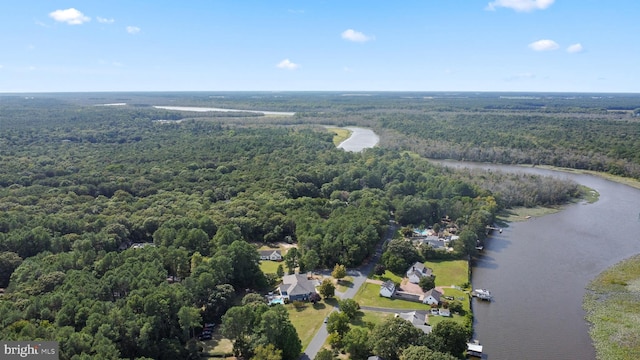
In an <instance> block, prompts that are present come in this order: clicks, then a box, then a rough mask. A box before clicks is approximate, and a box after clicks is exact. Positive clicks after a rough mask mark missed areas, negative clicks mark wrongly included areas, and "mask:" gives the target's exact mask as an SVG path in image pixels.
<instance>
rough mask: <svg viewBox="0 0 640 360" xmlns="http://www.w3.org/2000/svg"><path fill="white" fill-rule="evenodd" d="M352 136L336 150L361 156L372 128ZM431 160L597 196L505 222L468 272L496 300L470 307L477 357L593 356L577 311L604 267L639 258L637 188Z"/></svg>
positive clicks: (372, 140) (552, 359)
mask: <svg viewBox="0 0 640 360" xmlns="http://www.w3.org/2000/svg"><path fill="white" fill-rule="evenodd" d="M349 129H350V130H352V131H353V128H349ZM358 129H360V128H358ZM360 130H368V129H360ZM353 134H354V135H355V134H356V132H354V133H353ZM357 134H358V135H359V137H358V141H354V142H352V143H351V144H349V143H348V142H349V141H350V140H351V138H350V139H347V140H346V141H344V142H343V143H342V144H340V146H341V147H343V148H345V149H346V150H348V151H361V150H362V149H363V148H365V147H371V146H374V145H375V144H376V143H377V142H378V140H379V138H378V136H377V135H376V134H375V133H373V131H370V132H358V133H357ZM372 134H373V135H372ZM367 137H368V139H367ZM364 144H373V145H368V146H365V145H364ZM347 145H348V146H347ZM436 162H438V163H440V164H443V165H446V166H452V167H469V168H483V169H491V170H492V171H496V170H500V171H506V172H526V173H530V174H537V175H544V176H553V177H558V178H563V179H570V180H573V181H575V182H577V183H579V184H582V185H585V186H588V187H590V188H592V189H595V190H596V191H598V192H599V193H600V199H599V200H598V201H597V202H595V203H593V204H588V203H585V202H582V203H577V204H571V205H568V206H566V207H565V209H564V210H562V211H560V212H558V213H555V214H550V215H546V216H542V217H537V218H531V219H529V220H527V221H524V222H514V223H510V224H509V225H508V226H507V227H505V228H503V232H502V233H498V232H495V233H494V235H492V236H491V237H490V238H489V239H488V240H487V241H486V243H485V248H484V251H483V254H482V255H481V256H480V257H479V259H478V261H477V262H476V263H475V265H474V266H473V268H472V271H473V275H472V282H473V287H475V288H487V289H490V290H491V292H492V294H493V296H494V301H492V302H491V303H488V302H482V301H476V300H474V303H473V309H474V316H475V319H474V330H475V337H476V338H477V339H478V340H479V341H480V342H481V343H482V345H483V346H484V355H483V359H496V360H510V359H522V360H528V359H531V360H540V359H545V360H569V359H580V360H591V359H595V358H596V354H595V349H594V347H593V345H592V342H591V338H590V337H589V325H588V323H587V322H586V320H585V312H584V310H583V309H582V299H583V296H584V294H585V287H586V286H587V284H588V283H589V282H590V281H591V280H592V279H594V278H595V277H596V276H597V275H598V274H600V273H601V272H602V271H604V270H605V269H607V268H608V267H610V266H612V265H614V264H616V263H618V262H620V261H621V260H623V259H626V258H628V257H630V256H632V255H635V254H638V253H640V190H638V189H635V188H632V187H630V186H627V185H623V184H619V183H616V182H612V181H609V180H606V179H603V178H600V177H597V176H593V175H587V174H579V173H570V172H563V171H555V170H548V169H541V168H533V167H520V166H509V165H493V164H478V163H462V162H455V161H436Z"/></svg>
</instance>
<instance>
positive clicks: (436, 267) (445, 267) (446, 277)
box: [424, 260, 469, 286]
mask: <svg viewBox="0 0 640 360" xmlns="http://www.w3.org/2000/svg"><path fill="white" fill-rule="evenodd" d="M424 265H425V266H426V267H429V268H431V269H432V270H433V274H434V275H435V276H436V286H451V285H455V286H461V285H462V284H465V283H468V282H469V263H468V262H467V261H466V260H446V261H427V262H425V263H424Z"/></svg>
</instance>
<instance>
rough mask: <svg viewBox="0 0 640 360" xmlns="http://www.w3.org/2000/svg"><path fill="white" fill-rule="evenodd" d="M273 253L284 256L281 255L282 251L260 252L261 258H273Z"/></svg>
mask: <svg viewBox="0 0 640 360" xmlns="http://www.w3.org/2000/svg"><path fill="white" fill-rule="evenodd" d="M273 253H276V254H278V255H280V256H282V254H281V253H280V250H260V256H271V255H273Z"/></svg>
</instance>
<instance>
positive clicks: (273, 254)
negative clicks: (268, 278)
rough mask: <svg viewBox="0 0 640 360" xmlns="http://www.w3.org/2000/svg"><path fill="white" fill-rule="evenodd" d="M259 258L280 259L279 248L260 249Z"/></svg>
mask: <svg viewBox="0 0 640 360" xmlns="http://www.w3.org/2000/svg"><path fill="white" fill-rule="evenodd" d="M260 260H271V261H282V253H280V250H260Z"/></svg>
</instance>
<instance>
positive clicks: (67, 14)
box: [49, 8, 91, 25]
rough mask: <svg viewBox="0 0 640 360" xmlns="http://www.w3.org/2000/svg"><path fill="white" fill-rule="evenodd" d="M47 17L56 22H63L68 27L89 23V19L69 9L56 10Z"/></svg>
mask: <svg viewBox="0 0 640 360" xmlns="http://www.w3.org/2000/svg"><path fill="white" fill-rule="evenodd" d="M49 17H50V18H52V19H53V20H55V21H58V22H64V23H67V24H69V25H80V24H83V23H85V22H87V21H91V18H90V17H88V16H85V15H84V14H83V13H81V12H80V11H78V10H76V9H74V8H69V9H65V10H56V11H54V12H52V13H50V14H49Z"/></svg>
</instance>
